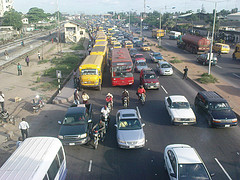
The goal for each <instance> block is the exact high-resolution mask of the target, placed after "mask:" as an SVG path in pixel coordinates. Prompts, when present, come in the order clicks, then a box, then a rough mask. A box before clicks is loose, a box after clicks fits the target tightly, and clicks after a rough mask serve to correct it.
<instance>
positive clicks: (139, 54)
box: [135, 54, 143, 56]
mask: <svg viewBox="0 0 240 180" xmlns="http://www.w3.org/2000/svg"><path fill="white" fill-rule="evenodd" d="M135 56H143V54H136V55H135Z"/></svg>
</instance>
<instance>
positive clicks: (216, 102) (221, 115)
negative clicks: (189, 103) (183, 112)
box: [194, 91, 238, 127]
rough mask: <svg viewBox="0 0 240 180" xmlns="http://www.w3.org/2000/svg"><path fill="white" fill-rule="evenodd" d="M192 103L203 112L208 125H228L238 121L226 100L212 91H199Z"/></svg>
mask: <svg viewBox="0 0 240 180" xmlns="http://www.w3.org/2000/svg"><path fill="white" fill-rule="evenodd" d="M194 104H195V106H196V108H197V109H198V110H201V111H202V112H204V114H205V116H206V118H207V121H208V124H209V126H210V127H230V126H236V125H237V123H238V120H237V117H236V115H235V113H234V112H233V110H232V109H231V107H230V106H229V104H228V102H227V101H226V100H225V99H224V98H223V97H221V96H220V95H219V94H218V93H216V92H214V91H201V92H199V93H198V94H197V96H196V98H195V102H194Z"/></svg>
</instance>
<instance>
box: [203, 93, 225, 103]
mask: <svg viewBox="0 0 240 180" xmlns="http://www.w3.org/2000/svg"><path fill="white" fill-rule="evenodd" d="M199 94H201V95H202V96H203V97H204V98H205V99H206V100H207V101H210V102H227V100H225V99H224V98H223V97H222V96H220V95H219V94H218V93H216V92H215V91H201V92H199Z"/></svg>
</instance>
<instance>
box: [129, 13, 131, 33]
mask: <svg viewBox="0 0 240 180" xmlns="http://www.w3.org/2000/svg"><path fill="white" fill-rule="evenodd" d="M130 15H131V11H129V33H131V28H130V27H131V25H130Z"/></svg>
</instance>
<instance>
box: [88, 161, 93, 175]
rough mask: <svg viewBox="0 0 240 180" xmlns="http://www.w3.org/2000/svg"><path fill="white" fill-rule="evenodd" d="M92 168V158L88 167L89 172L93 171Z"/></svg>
mask: <svg viewBox="0 0 240 180" xmlns="http://www.w3.org/2000/svg"><path fill="white" fill-rule="evenodd" d="M91 170H92V160H90V163H89V167H88V172H91Z"/></svg>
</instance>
